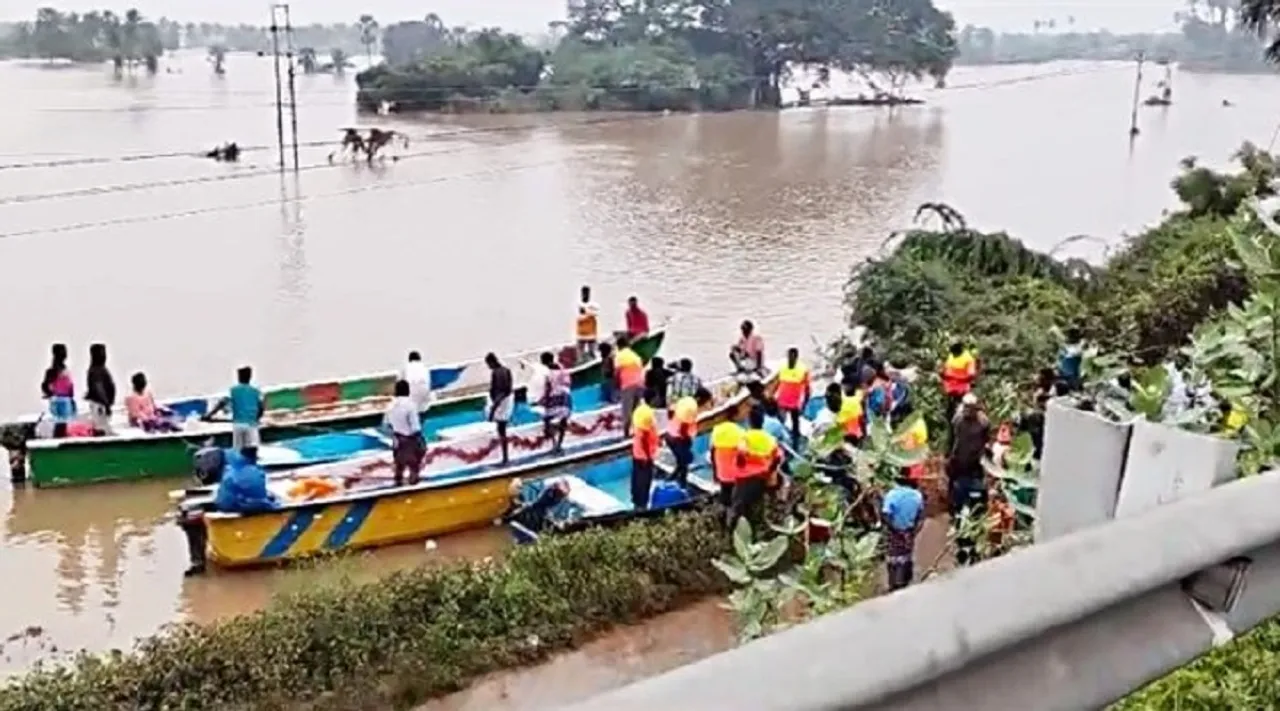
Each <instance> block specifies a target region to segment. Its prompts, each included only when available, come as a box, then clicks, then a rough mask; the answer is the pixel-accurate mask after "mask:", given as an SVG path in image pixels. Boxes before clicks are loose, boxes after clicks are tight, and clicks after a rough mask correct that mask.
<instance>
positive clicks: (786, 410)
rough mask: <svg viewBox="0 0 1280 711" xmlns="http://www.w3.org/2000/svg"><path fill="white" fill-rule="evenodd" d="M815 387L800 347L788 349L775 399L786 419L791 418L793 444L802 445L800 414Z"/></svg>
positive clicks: (779, 373) (779, 374)
mask: <svg viewBox="0 0 1280 711" xmlns="http://www.w3.org/2000/svg"><path fill="white" fill-rule="evenodd" d="M812 387H813V383H812V376H810V375H809V369H808V368H807V367H805V365H804V364H803V363H801V362H800V349H798V348H788V349H787V364H786V365H785V366H783V367H782V369H781V370H779V371H778V389H777V392H776V393H775V394H774V400H776V401H777V403H778V410H780V411H781V414H782V417H783V418H784V419H786V418H789V419H790V420H791V446H793V447H799V446H800V414H801V413H802V412H804V406H805V405H806V404H807V403H808V402H809V397H810V395H811V394H812V393H811V390H812Z"/></svg>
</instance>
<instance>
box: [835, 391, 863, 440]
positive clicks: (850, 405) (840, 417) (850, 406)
mask: <svg viewBox="0 0 1280 711" xmlns="http://www.w3.org/2000/svg"><path fill="white" fill-rule="evenodd" d="M864 396H865V395H864V393H863V392H862V390H860V389H859V390H857V391H855V392H854V393H853V394H852V395H845V396H844V399H843V400H841V402H840V412H838V413H836V424H838V425H840V429H841V430H842V431H843V432H844V434H845V436H847V437H861V436H862V432H863V427H862V398H863V397H864Z"/></svg>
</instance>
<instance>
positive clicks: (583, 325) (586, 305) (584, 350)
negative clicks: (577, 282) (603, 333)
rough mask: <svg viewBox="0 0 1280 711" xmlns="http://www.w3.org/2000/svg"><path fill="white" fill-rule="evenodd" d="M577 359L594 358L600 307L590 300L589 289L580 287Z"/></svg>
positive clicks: (598, 337) (597, 340)
mask: <svg viewBox="0 0 1280 711" xmlns="http://www.w3.org/2000/svg"><path fill="white" fill-rule="evenodd" d="M576 331H577V334H578V359H579V362H583V361H586V360H587V359H588V358H594V357H595V355H596V350H597V344H598V342H599V340H600V307H598V306H596V304H595V302H593V301H592V300H591V287H589V286H584V287H582V300H581V301H579V302H578V322H577V328H576Z"/></svg>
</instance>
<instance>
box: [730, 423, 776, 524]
mask: <svg viewBox="0 0 1280 711" xmlns="http://www.w3.org/2000/svg"><path fill="white" fill-rule="evenodd" d="M747 424H748V427H747V431H746V434H745V435H743V439H742V450H741V451H740V452H739V454H738V476H737V479H736V480H735V481H734V485H733V504H732V511H731V513H730V516H729V527H730V528H733V526H734V525H736V523H737V520H738V519H739V518H741V517H744V516H745V517H746V519H747V520H748V521H749V522H750V523H751V525H752V526H757V525H759V523H760V518H761V516H762V515H763V504H764V497H765V493H766V492H767V491H768V490H769V489H771V488H773V487H775V486H776V485H777V483H778V469H779V467H780V466H781V465H782V449H781V448H780V447H779V445H778V440H776V439H774V437H773V435H770V434H769V433H768V432H765V430H764V408H762V407H753V408H751V414H750V415H748V417H747Z"/></svg>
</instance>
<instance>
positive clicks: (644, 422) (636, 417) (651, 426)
mask: <svg viewBox="0 0 1280 711" xmlns="http://www.w3.org/2000/svg"><path fill="white" fill-rule="evenodd" d="M657 455H658V418H657V415H656V414H655V413H654V411H653V408H652V407H650V406H649V403H647V402H642V403H640V404H639V405H637V406H636V409H635V412H633V413H631V456H632V458H634V459H636V460H639V461H642V462H652V461H653V460H654V457H656V456H657Z"/></svg>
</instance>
